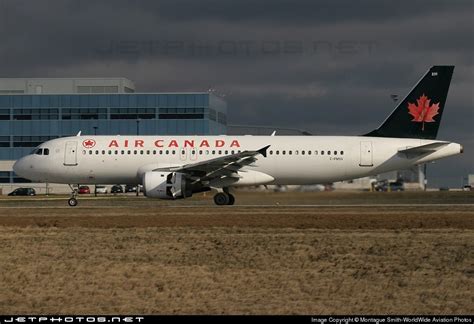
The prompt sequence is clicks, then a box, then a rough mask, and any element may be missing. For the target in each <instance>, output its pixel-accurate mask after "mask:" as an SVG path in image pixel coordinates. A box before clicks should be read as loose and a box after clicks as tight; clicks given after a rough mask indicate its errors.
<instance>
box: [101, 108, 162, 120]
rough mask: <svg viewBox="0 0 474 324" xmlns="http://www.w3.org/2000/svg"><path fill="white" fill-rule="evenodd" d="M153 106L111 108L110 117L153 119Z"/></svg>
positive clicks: (154, 112)
mask: <svg viewBox="0 0 474 324" xmlns="http://www.w3.org/2000/svg"><path fill="white" fill-rule="evenodd" d="M155 118H156V111H155V108H111V109H110V119H155Z"/></svg>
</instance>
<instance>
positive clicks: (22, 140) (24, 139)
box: [13, 136, 58, 147]
mask: <svg viewBox="0 0 474 324" xmlns="http://www.w3.org/2000/svg"><path fill="white" fill-rule="evenodd" d="M55 138H58V136H13V147H36V146H38V145H40V144H42V143H44V142H46V141H49V140H52V139H55Z"/></svg>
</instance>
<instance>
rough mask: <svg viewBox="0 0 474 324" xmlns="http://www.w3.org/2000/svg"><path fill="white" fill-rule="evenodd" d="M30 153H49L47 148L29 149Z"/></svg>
mask: <svg viewBox="0 0 474 324" xmlns="http://www.w3.org/2000/svg"><path fill="white" fill-rule="evenodd" d="M30 154H36V155H49V149H48V148H45V149H43V148H35V149H34V150H33V151H31V153H30Z"/></svg>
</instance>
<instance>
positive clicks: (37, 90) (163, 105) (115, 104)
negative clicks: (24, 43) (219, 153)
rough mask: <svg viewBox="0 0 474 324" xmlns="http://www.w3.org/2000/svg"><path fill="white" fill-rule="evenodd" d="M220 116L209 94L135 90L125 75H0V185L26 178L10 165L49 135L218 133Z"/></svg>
mask: <svg viewBox="0 0 474 324" xmlns="http://www.w3.org/2000/svg"><path fill="white" fill-rule="evenodd" d="M226 116H227V105H226V103H225V101H223V99H222V98H220V97H218V96H216V95H214V94H213V93H212V92H192V93H136V92H135V86H134V84H133V82H132V81H130V80H127V79H125V78H104V79H84V78H81V79H0V183H3V184H5V183H22V182H27V181H26V180H25V179H21V178H19V177H17V176H16V175H15V174H14V173H13V172H12V165H13V163H14V162H15V160H17V159H18V158H20V157H21V156H24V155H26V154H28V153H29V152H30V151H31V150H32V148H34V147H36V146H37V145H39V144H41V143H42V142H45V141H47V140H50V139H53V138H57V137H63V136H71V135H76V134H77V133H78V132H79V131H82V134H90V135H94V134H95V135H157V134H160V135H206V134H210V135H211V134H212V135H220V134H226V132H227V127H226V124H227V120H226V119H227V118H226Z"/></svg>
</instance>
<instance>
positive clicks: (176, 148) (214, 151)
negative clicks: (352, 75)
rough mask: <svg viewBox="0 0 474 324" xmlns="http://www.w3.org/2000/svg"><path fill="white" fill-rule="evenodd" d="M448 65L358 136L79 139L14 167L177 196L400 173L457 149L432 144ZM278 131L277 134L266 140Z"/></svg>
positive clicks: (219, 200)
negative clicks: (131, 185)
mask: <svg viewBox="0 0 474 324" xmlns="http://www.w3.org/2000/svg"><path fill="white" fill-rule="evenodd" d="M453 71H454V66H432V67H431V68H430V69H429V70H428V71H427V72H426V74H424V76H423V77H422V78H421V79H420V80H419V81H418V82H417V83H416V85H415V86H414V88H413V89H412V90H411V91H410V92H409V93H408V95H407V96H406V97H405V98H404V99H403V100H401V101H399V103H398V105H397V106H396V108H395V109H394V110H393V112H392V113H391V114H390V115H389V116H388V118H387V119H386V120H385V121H384V122H383V123H382V124H381V125H380V126H379V127H378V128H377V129H375V130H373V131H371V132H369V133H367V134H365V135H360V136H224V135H222V136H119V135H117V136H82V135H81V134H78V136H72V137H64V138H58V139H54V140H50V141H47V142H45V143H43V144H41V145H39V146H38V147H37V148H35V149H34V150H33V151H32V152H31V154H29V155H27V156H25V157H22V158H21V159H19V160H18V161H17V162H16V163H15V164H14V166H13V170H14V171H15V173H16V174H18V175H20V176H21V177H24V178H27V179H30V180H32V181H35V182H48V183H63V184H69V186H70V187H71V189H72V193H71V197H70V198H69V200H68V204H69V206H76V205H77V204H78V202H77V199H76V196H77V189H76V186H79V184H116V183H121V184H135V185H136V184H141V185H143V190H144V194H145V195H146V196H147V197H150V198H161V199H180V198H188V197H191V196H192V195H193V194H194V193H198V192H204V191H209V190H212V189H214V190H217V193H216V194H215V196H214V202H215V204H216V205H219V206H223V205H233V204H234V202H235V197H234V196H233V195H232V194H231V193H230V188H235V187H240V186H257V185H307V184H316V183H329V182H335V181H342V180H350V179H356V178H361V177H365V176H370V175H377V174H380V173H384V172H388V171H393V170H400V169H407V168H410V167H413V166H415V165H419V164H423V163H427V162H431V161H434V160H438V159H441V158H445V157H449V156H453V155H456V154H460V153H462V152H463V147H462V146H461V145H460V144H458V143H451V142H448V141H440V140H437V139H436V136H437V133H438V129H439V125H440V122H441V117H442V115H443V111H444V107H445V103H446V97H447V94H448V89H449V85H450V82H451V78H452V74H453ZM272 135H275V134H272Z"/></svg>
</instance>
